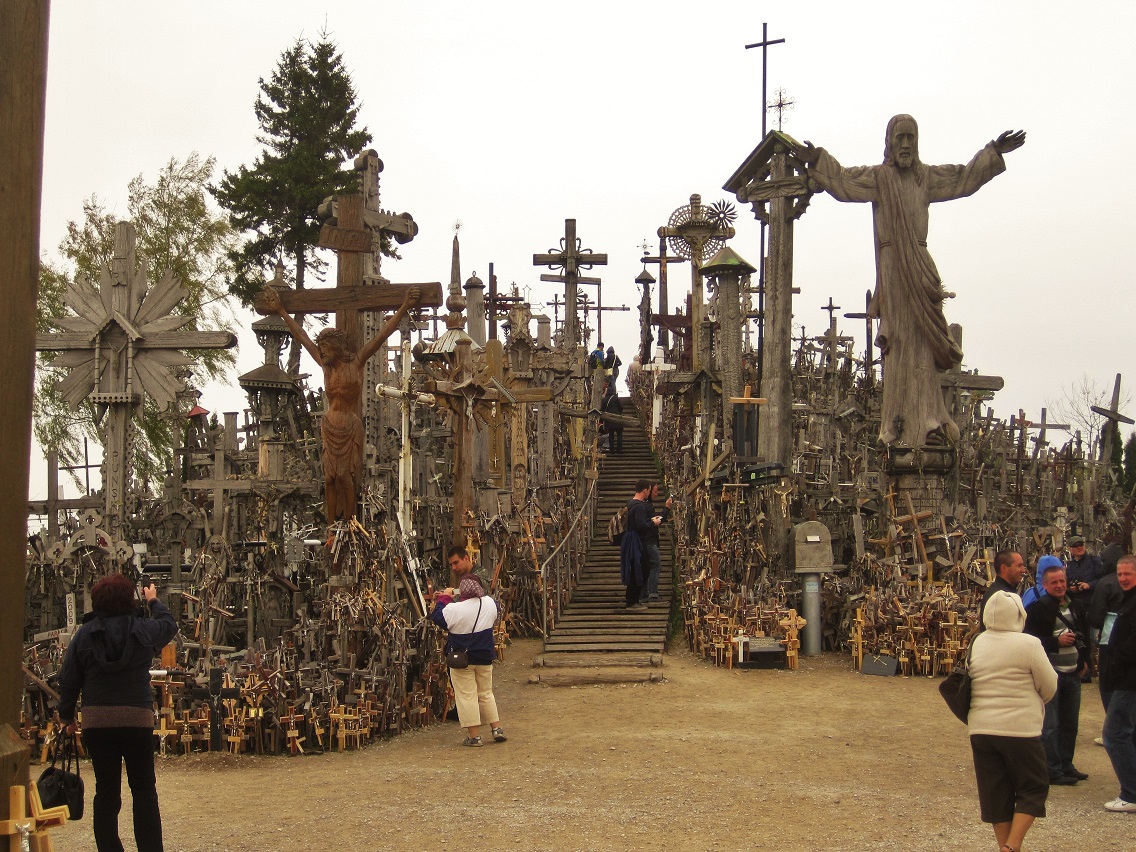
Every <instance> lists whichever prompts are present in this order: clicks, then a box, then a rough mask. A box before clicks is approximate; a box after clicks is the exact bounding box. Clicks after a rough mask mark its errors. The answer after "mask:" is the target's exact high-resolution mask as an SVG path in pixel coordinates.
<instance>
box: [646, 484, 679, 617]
mask: <svg viewBox="0 0 1136 852" xmlns="http://www.w3.org/2000/svg"><path fill="white" fill-rule="evenodd" d="M658 499H659V483H657V482H652V483H651V490H650V491H649V492H648V495H647V505H648V506H649V507H650V510H649V511H650V514H649V515H648V517H649V518H651V520H652V524H653V525H652V527H651V530H650V532H649V533H648V534H647V535H645V536H641V538H642V539H643V555H644V556H645V557H646V560H647V567H648V574H647V583H646V586H645V587H644V589H643V591H642V592H640V595H639V603H644V604H645V603H658V600H659V574H660V573H661V572H662V570H663V557H662V554H661V553H660V552H659V527H660V526H662V525H663V524H665V523H666V522H667V521H669V520H670V517H671V507H672V506H674V497H668V498H667V501H666V503H664V504H663V506H662V507H661V508H658V509H656V508H655V502H654V501H656V500H658Z"/></svg>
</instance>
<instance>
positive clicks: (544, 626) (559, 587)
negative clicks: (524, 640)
mask: <svg viewBox="0 0 1136 852" xmlns="http://www.w3.org/2000/svg"><path fill="white" fill-rule="evenodd" d="M597 483H599V479H598V478H597V479H593V480H592V485H591V487H590V488H589V489H588V496H587V497H586V498H585V499H584V503H583V505H582V506H580V511H578V512H577V513H576V517H574V518H573V519H572V523H571V524H569V526H568V530H567V532H565V533H564V537H563V538H561V539H560V543H559V544H557V545H556V547H555V548H554V549H553V551H552V553H550V554H549V555H548V558H547V559H545V560H544V562H542V563H541V566H540V586H541V597H542V600H541V633H542V634H543V636H544V638H545V639H547V638H548V568H549V566H550V565H552V563H553V562H554V561H555V562H556V566H555V567H556V616H555V620H559V619H560V607H561V605H562V603H563V602H564V593H565V592H569V591H571V590H572V589H573V588H575V587H576V583H577V582H578V580H579V578H580V569H581V568H582V567H583V565H584V561H585V560H586V559H587V558H588V548H589V546H590V545H591V541H592V529H593V527H594V526H595V521H596V517H595V512H596V490H597ZM585 513H586V514H587V516H588V524H587V526H586V527H581V528H580V529H577V527H578V526H579V524H580V519H581V518H583V517H584V515H585ZM582 533H583V534H582ZM567 544H571V547H569V548H568V549H567V550H565V545H567ZM562 552H563V553H564V554H567V561H568V566H567V571H566V572H564V571H562V566H563V564H564V560H563V559H560V556H561V555H562ZM565 581H567V584H566V585H565ZM553 626H554V627H555V626H556V625H555V622H554V623H553Z"/></svg>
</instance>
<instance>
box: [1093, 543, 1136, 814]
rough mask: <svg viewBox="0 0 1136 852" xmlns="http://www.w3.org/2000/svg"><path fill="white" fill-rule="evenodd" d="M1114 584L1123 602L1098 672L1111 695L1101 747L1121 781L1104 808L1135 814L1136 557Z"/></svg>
mask: <svg viewBox="0 0 1136 852" xmlns="http://www.w3.org/2000/svg"><path fill="white" fill-rule="evenodd" d="M1116 581H1117V583H1118V584H1119V585H1120V588H1121V589H1122V590H1123V591H1124V598H1123V600H1122V601H1121V604H1120V609H1119V610H1118V611H1117V614H1116V621H1115V622H1114V623H1113V625H1112V631H1111V634H1110V635H1109V638H1108V665H1107V668H1105V667H1103V666H1102V668H1101V689H1108V690H1109V691H1111V692H1112V697H1111V698H1110V699H1109V702H1108V713H1106V714H1105V718H1104V747H1105V750H1106V751H1107V752H1108V758H1109V760H1111V761H1112V768H1113V771H1114V772H1116V777H1117V779H1118V780H1119V781H1120V795H1119V796H1117V797H1116V798H1115V799H1113V800H1112V801H1111V802H1106V803H1105V806H1104V807H1105V810H1108V811H1116V812H1120V813H1136V741H1134V739H1133V735H1134V734H1136V556H1131V555H1129V556H1122V557H1121V558H1120V560H1119V561H1118V562H1117V563H1116Z"/></svg>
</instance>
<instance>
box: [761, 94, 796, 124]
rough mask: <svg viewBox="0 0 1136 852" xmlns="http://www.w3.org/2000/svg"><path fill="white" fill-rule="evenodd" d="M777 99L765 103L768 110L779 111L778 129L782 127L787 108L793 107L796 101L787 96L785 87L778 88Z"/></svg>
mask: <svg viewBox="0 0 1136 852" xmlns="http://www.w3.org/2000/svg"><path fill="white" fill-rule="evenodd" d="M775 95H776V100H772V101H770V102H769V103H767V104H766V105H765V109H766V110H767V111H768V112H773V111H774V110H776V111H777V129H778V130H780V129H781V123H782V121H783V120H784V118H785V110H789V109H792V108H793V107H794V105H796V103H797V102H796V101H795V100H793V99H792V98H790V97H787V95H786V92H785V90H784V89H778V90H777V91H776V93H775Z"/></svg>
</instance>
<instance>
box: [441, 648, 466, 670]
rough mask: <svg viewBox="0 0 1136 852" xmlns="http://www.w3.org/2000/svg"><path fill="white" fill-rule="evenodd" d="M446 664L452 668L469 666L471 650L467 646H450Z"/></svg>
mask: <svg viewBox="0 0 1136 852" xmlns="http://www.w3.org/2000/svg"><path fill="white" fill-rule="evenodd" d="M446 665H447V666H449V667H450V668H451V669H465V668H469V651H467V650H466V649H465V648H450V650H448V651H447V652H446Z"/></svg>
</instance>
